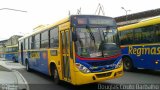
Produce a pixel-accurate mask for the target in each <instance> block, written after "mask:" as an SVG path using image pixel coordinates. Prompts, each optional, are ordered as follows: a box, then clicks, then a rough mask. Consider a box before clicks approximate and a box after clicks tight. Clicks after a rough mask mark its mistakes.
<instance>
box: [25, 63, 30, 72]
mask: <svg viewBox="0 0 160 90" xmlns="http://www.w3.org/2000/svg"><path fill="white" fill-rule="evenodd" d="M26 70H27V71H28V72H30V71H31V69H30V67H29V62H28V61H26Z"/></svg>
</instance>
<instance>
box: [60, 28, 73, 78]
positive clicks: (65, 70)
mask: <svg viewBox="0 0 160 90" xmlns="http://www.w3.org/2000/svg"><path fill="white" fill-rule="evenodd" d="M60 34H61V42H62V43H61V46H62V48H61V51H62V57H61V58H62V59H61V60H62V61H61V65H62V77H63V79H64V80H67V81H69V80H70V76H71V75H70V59H69V41H70V39H69V30H65V31H61V32H60Z"/></svg>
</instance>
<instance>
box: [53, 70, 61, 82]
mask: <svg viewBox="0 0 160 90" xmlns="http://www.w3.org/2000/svg"><path fill="white" fill-rule="evenodd" d="M53 79H54V82H55V83H56V84H60V83H61V80H60V79H59V74H58V70H57V69H56V68H55V69H54V71H53Z"/></svg>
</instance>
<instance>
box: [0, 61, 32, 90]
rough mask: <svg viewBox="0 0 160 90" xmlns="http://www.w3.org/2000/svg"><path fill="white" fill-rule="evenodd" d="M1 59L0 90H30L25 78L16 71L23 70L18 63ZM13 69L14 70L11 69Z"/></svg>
mask: <svg viewBox="0 0 160 90" xmlns="http://www.w3.org/2000/svg"><path fill="white" fill-rule="evenodd" d="M13 65H14V62H12V61H6V60H4V59H2V58H1V59H0V90H29V86H28V84H27V82H26V80H25V79H24V77H23V76H22V75H21V74H20V73H19V72H18V71H16V70H14V69H15V68H16V67H17V69H20V68H21V69H22V67H23V66H22V67H21V65H20V67H18V66H17V65H18V64H17V63H16V64H15V65H14V66H13ZM11 67H13V68H11Z"/></svg>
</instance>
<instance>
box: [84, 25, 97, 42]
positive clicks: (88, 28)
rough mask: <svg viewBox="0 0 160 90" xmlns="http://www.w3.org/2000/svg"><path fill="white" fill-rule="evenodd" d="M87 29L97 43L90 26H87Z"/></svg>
mask: <svg viewBox="0 0 160 90" xmlns="http://www.w3.org/2000/svg"><path fill="white" fill-rule="evenodd" d="M86 29H87V31H88V33H89V35H90V38H91V39H92V40H93V41H94V43H95V37H94V35H93V32H92V31H91V28H90V27H89V26H86Z"/></svg>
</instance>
